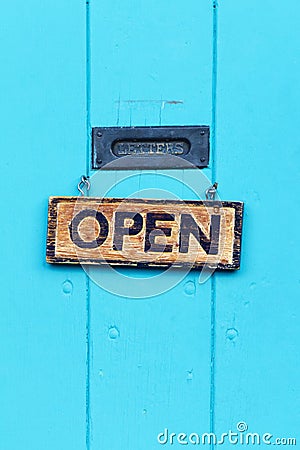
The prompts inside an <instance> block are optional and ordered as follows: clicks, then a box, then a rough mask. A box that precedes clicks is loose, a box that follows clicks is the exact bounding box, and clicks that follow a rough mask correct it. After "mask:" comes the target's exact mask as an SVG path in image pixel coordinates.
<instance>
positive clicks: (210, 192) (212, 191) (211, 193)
mask: <svg viewBox="0 0 300 450" xmlns="http://www.w3.org/2000/svg"><path fill="white" fill-rule="evenodd" d="M217 189H218V183H214V184H213V185H212V186H210V187H209V188H208V189H206V191H205V196H206V200H214V199H215V197H216V193H217Z"/></svg>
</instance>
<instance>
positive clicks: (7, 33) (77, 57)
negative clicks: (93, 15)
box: [0, 0, 86, 450]
mask: <svg viewBox="0 0 300 450" xmlns="http://www.w3.org/2000/svg"><path fill="white" fill-rule="evenodd" d="M1 17H2V25H1V27H0V52H1V61H2V64H1V82H0V89H1V105H2V107H1V110H0V121H1V133H0V146H1V167H2V173H3V177H4V178H5V179H6V180H8V179H9V183H8V184H7V183H6V182H4V185H5V186H6V187H5V188H4V187H3V189H4V190H5V197H6V199H7V201H8V202H9V205H10V206H7V214H6V212H5V211H4V195H3V196H2V200H3V202H2V203H3V208H2V209H1V213H2V221H1V222H2V224H3V226H2V227H1V252H2V253H1V254H2V255H3V257H4V256H5V262H4V261H2V265H1V302H0V339H1V374H0V391H1V393H0V397H1V412H0V422H1V427H0V428H1V437H0V441H1V443H0V447H1V449H6V450H13V449H30V450H40V449H43V450H53V449H72V450H84V449H85V448H86V446H85V378H86V374H85V359H86V342H85V320H86V306H85V297H86V276H85V273H84V272H83V271H82V270H81V269H80V268H79V267H78V268H77V267H73V268H72V270H70V267H68V266H56V267H54V266H49V265H47V264H46V263H45V261H44V251H45V249H44V247H45V237H46V233H47V202H48V197H49V195H50V194H54V195H57V194H61V193H64V194H66V193H67V194H70V195H72V194H75V195H76V193H77V189H76V184H77V182H78V178H79V177H80V175H81V174H82V173H84V171H85V166H86V161H85V156H86V155H85V142H86V126H85V117H86V112H85V73H84V72H85V11H84V4H83V3H82V2H74V3H73V4H72V6H71V5H70V3H69V2H67V1H65V0H51V1H50V0H45V1H43V2H39V1H36V0H28V1H26V2H24V1H23V0H14V1H13V2H1ZM75 92H76V95H74V93H75ZM8 185H9V186H8ZM4 223H5V225H4Z"/></svg>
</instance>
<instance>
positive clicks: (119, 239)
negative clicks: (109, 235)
mask: <svg viewBox="0 0 300 450" xmlns="http://www.w3.org/2000/svg"><path fill="white" fill-rule="evenodd" d="M126 219H131V220H132V221H133V223H132V225H131V226H130V227H125V225H124V223H125V220H126ZM142 228H143V217H142V216H141V214H139V213H136V212H118V211H117V212H116V213H115V232H114V244H113V249H114V250H118V251H122V248H123V239H124V236H135V235H137V234H139V232H140V231H141V230H142Z"/></svg>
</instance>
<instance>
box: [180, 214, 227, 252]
mask: <svg viewBox="0 0 300 450" xmlns="http://www.w3.org/2000/svg"><path fill="white" fill-rule="evenodd" d="M210 220H211V222H210V232H209V235H210V237H209V238H207V237H206V236H205V234H204V233H203V231H202V230H201V228H200V227H199V225H198V224H197V222H196V221H195V219H194V218H193V216H192V215H191V214H182V216H181V223H180V234H179V252H180V253H188V251H189V242H190V235H191V234H192V235H193V236H194V237H195V238H196V239H197V241H198V242H199V244H200V245H201V247H202V248H203V250H204V251H205V252H206V253H207V254H208V255H217V254H218V251H219V233H220V216H219V215H212V216H211V219H210Z"/></svg>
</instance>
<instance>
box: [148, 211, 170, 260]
mask: <svg viewBox="0 0 300 450" xmlns="http://www.w3.org/2000/svg"><path fill="white" fill-rule="evenodd" d="M157 220H160V221H163V222H165V221H172V220H174V214H167V213H165V214H164V213H147V218H146V236H145V252H148V251H149V250H151V252H172V250H173V245H170V244H169V245H164V244H156V242H155V238H156V237H157V236H161V235H162V234H164V235H165V236H166V237H167V236H171V233H172V228H169V227H168V228H162V227H157V226H156V221H157Z"/></svg>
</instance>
